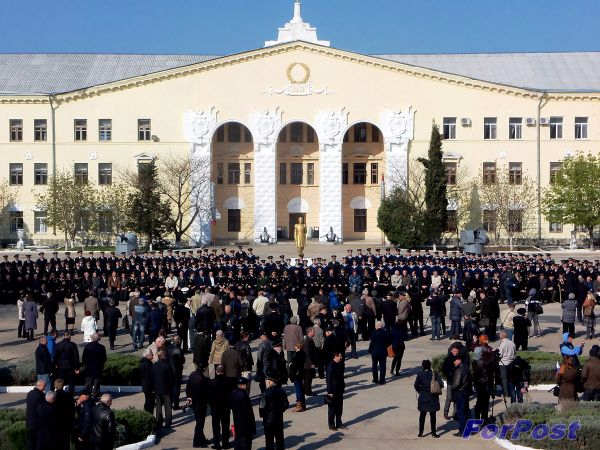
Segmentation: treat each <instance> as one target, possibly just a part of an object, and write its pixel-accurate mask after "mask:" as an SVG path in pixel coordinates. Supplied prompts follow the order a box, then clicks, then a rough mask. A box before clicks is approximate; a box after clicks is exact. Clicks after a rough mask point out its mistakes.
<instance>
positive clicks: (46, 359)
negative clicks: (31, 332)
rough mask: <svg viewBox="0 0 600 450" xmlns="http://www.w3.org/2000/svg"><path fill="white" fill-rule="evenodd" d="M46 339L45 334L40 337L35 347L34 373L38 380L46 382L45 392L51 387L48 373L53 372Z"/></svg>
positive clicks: (53, 368)
mask: <svg viewBox="0 0 600 450" xmlns="http://www.w3.org/2000/svg"><path fill="white" fill-rule="evenodd" d="M47 344H48V339H47V338H46V336H42V337H41V338H40V344H39V345H38V346H37V348H36V349H35V373H36V374H37V377H38V380H44V381H45V382H46V392H48V391H49V390H50V388H51V387H52V386H51V384H50V375H51V374H52V373H54V371H55V367H54V363H53V362H52V357H51V356H50V351H49V350H48V345H47Z"/></svg>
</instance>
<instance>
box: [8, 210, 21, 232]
mask: <svg viewBox="0 0 600 450" xmlns="http://www.w3.org/2000/svg"><path fill="white" fill-rule="evenodd" d="M20 228H24V226H23V211H11V212H10V232H11V233H16V232H17V230H18V229H20Z"/></svg>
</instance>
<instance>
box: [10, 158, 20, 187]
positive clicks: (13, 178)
mask: <svg viewBox="0 0 600 450" xmlns="http://www.w3.org/2000/svg"><path fill="white" fill-rule="evenodd" d="M19 168H20V170H18V169H19ZM8 174H9V184H10V185H11V186H23V163H9V165H8Z"/></svg>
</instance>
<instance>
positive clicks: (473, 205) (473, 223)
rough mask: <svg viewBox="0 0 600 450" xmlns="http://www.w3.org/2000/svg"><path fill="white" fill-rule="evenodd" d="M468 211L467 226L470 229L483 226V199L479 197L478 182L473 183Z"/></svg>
mask: <svg viewBox="0 0 600 450" xmlns="http://www.w3.org/2000/svg"><path fill="white" fill-rule="evenodd" d="M468 211H469V220H468V222H467V223H466V224H465V228H466V229H468V230H475V229H477V228H481V227H482V226H483V223H482V222H481V199H480V198H479V189H477V184H476V183H473V185H472V186H471V193H470V195H469V208H468Z"/></svg>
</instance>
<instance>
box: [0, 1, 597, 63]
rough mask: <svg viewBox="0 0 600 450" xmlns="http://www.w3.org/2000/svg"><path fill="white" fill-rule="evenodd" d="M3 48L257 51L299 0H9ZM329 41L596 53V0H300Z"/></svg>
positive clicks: (421, 49) (388, 48) (385, 48)
mask: <svg viewBox="0 0 600 450" xmlns="http://www.w3.org/2000/svg"><path fill="white" fill-rule="evenodd" d="M3 3H4V4H3V5H2V14H0V52H2V53H145V54H148V53H150V54H152V53H192V54H214V55H224V54H232V53H237V52H242V51H245V50H251V49H256V48H261V47H263V45H264V41H265V40H271V39H276V38H277V27H279V26H282V25H283V24H284V23H285V22H287V21H288V20H289V19H290V18H291V17H292V11H293V6H292V5H293V0H79V1H75V0H18V1H15V0H3ZM302 11H303V12H302V15H303V18H304V20H305V21H307V22H310V24H311V25H312V26H316V27H317V29H318V32H319V39H323V40H330V41H331V44H332V46H333V47H336V48H340V49H345V50H351V51H356V52H359V53H364V54H374V53H483V52H523V51H590V50H599V51H600V39H599V37H600V1H599V0H495V1H492V0H476V1H475V0H454V1H449V0H412V1H408V0H303V1H302Z"/></svg>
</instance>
